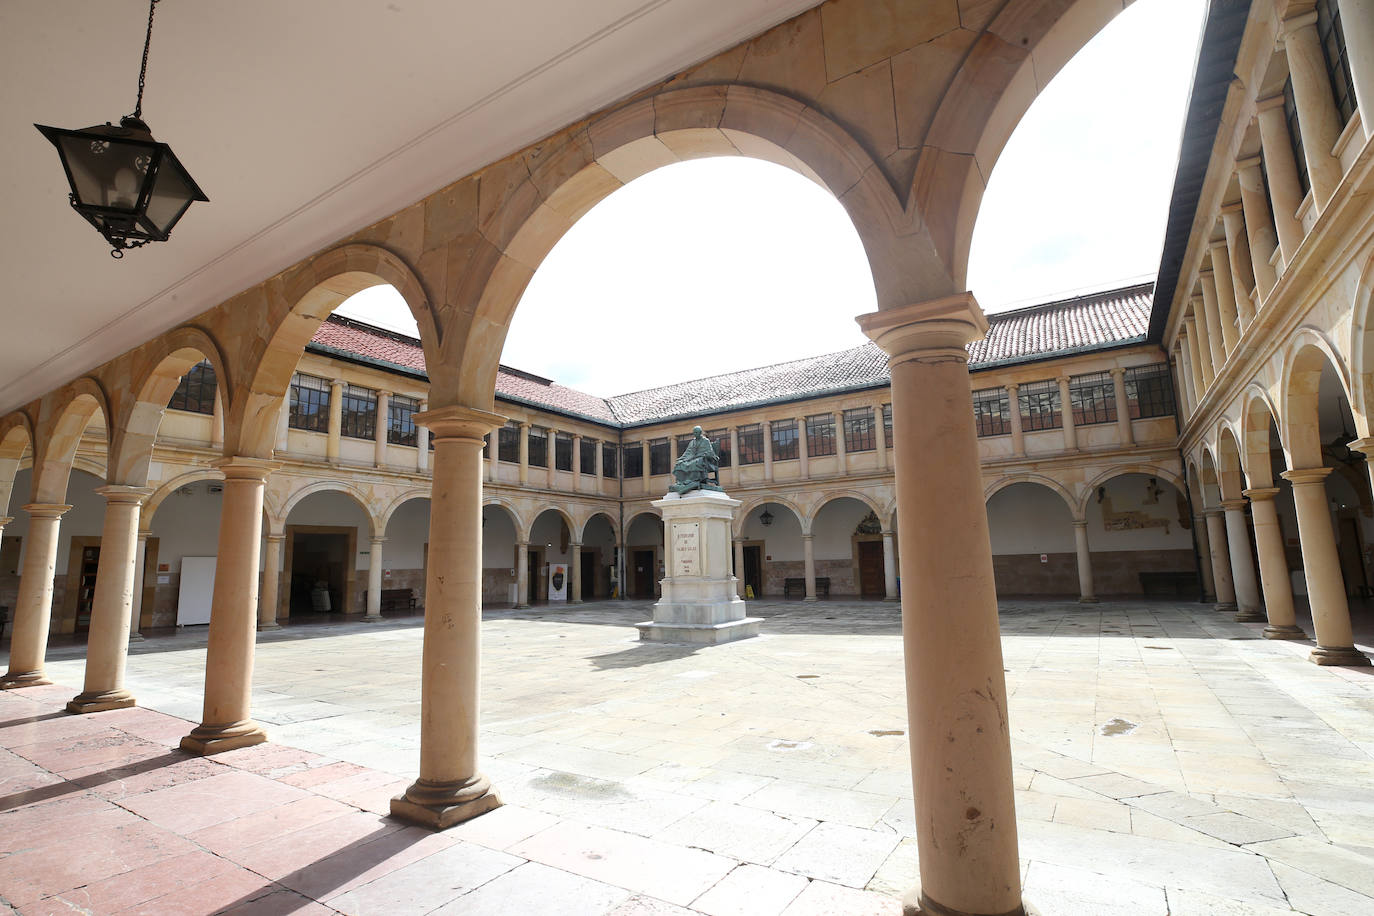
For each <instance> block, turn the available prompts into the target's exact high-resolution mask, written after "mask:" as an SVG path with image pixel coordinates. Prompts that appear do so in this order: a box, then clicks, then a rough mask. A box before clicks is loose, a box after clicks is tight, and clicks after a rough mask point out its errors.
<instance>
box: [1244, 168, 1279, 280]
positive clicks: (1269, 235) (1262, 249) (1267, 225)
mask: <svg viewBox="0 0 1374 916" xmlns="http://www.w3.org/2000/svg"><path fill="white" fill-rule="evenodd" d="M1236 179H1237V181H1239V183H1240V204H1241V209H1242V211H1243V212H1244V214H1245V235H1246V236H1247V237H1248V238H1249V240H1250V263H1251V264H1252V265H1254V270H1255V298H1256V299H1258V300H1259V302H1260V303H1261V304H1263V303H1264V301H1265V300H1266V299H1268V298H1269V291H1270V290H1271V289H1273V288H1274V282H1275V281H1276V280H1277V279H1278V277H1277V276H1276V275H1275V273H1274V265H1272V264H1270V263H1269V260H1270V258H1272V257H1273V256H1274V249H1275V248H1277V247H1279V241H1278V237H1277V236H1276V235H1275V234H1274V224H1273V223H1272V222H1271V221H1270V218H1269V200H1268V198H1267V197H1265V192H1264V175H1263V174H1262V173H1261V172H1260V157H1259V156H1250V157H1248V158H1246V159H1241V160H1238V161H1237V162H1236Z"/></svg>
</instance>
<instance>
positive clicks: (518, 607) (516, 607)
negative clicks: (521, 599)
mask: <svg viewBox="0 0 1374 916" xmlns="http://www.w3.org/2000/svg"><path fill="white" fill-rule="evenodd" d="M511 609H512V610H516V611H528V610H529V609H530V606H529V605H528V604H512V605H511Z"/></svg>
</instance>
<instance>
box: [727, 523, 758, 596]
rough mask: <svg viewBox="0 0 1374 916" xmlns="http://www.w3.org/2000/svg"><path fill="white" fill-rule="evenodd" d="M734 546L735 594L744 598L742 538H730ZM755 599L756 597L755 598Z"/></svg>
mask: <svg viewBox="0 0 1374 916" xmlns="http://www.w3.org/2000/svg"><path fill="white" fill-rule="evenodd" d="M731 543H733V544H734V546H735V594H736V595H739V596H740V597H741V598H743V597H744V586H745V585H746V583H745V581H744V538H731ZM755 597H757V596H755Z"/></svg>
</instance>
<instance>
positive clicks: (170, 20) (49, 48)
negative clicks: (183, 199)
mask: <svg viewBox="0 0 1374 916" xmlns="http://www.w3.org/2000/svg"><path fill="white" fill-rule="evenodd" d="M815 3H816V0H518V2H505V3H494V2H473V0H391V2H383V0H233V2H212V0H163V2H161V3H159V5H158V10H157V18H156V24H155V27H154V30H153V45H152V51H151V55H150V58H149V65H148V80H147V90H146V92H145V94H144V104H143V114H144V119H145V120H146V121H147V122H148V125H149V126H150V127H151V128H152V131H153V135H154V136H155V137H157V138H158V139H159V140H162V141H164V142H167V143H170V144H171V145H172V148H173V149H174V150H175V151H176V153H177V156H178V157H179V158H180V159H181V161H182V163H183V164H184V165H185V166H186V168H187V170H188V171H189V172H190V173H191V175H192V176H194V178H195V179H196V181H197V182H198V183H199V184H200V186H201V188H202V189H203V190H204V191H205V193H206V194H207V195H208V196H209V198H210V202H209V203H208V204H205V203H200V204H195V205H193V206H192V207H191V209H190V211H188V213H187V214H186V216H184V217H183V218H182V220H181V222H180V223H179V224H178V226H177V228H176V229H175V231H174V232H173V234H172V238H171V240H170V241H168V242H165V243H161V244H153V245H150V246H148V247H146V248H142V249H139V250H136V251H131V252H129V253H128V254H127V255H126V256H125V258H124V259H123V260H122V261H116V260H114V259H113V258H111V257H110V255H109V247H108V245H106V243H105V241H104V239H102V238H101V237H100V236H99V235H98V234H97V233H96V231H95V230H94V229H92V228H91V227H90V226H89V225H88V224H87V223H86V222H85V221H84V220H82V219H81V218H80V217H79V216H77V214H76V213H75V212H74V211H72V209H71V208H70V206H69V205H68V203H67V187H66V182H65V178H64V176H63V173H62V169H61V166H60V164H59V162H58V159H57V154H56V151H55V150H54V149H53V148H52V146H51V145H50V144H49V143H48V141H47V140H45V139H44V138H43V137H42V136H41V135H40V134H39V133H38V131H36V130H34V129H33V126H32V125H33V124H34V123H35V122H36V123H40V124H51V125H54V126H57V127H68V128H78V127H86V126H89V125H92V124H100V123H104V122H106V121H114V122H118V120H119V118H120V116H122V115H124V114H128V113H129V112H130V111H132V109H133V106H134V97H135V93H136V89H137V77H138V65H139V57H140V53H141V51H142V45H143V36H144V31H145V28H146V22H147V10H148V8H147V3H146V2H145V0H101V2H99V3H92V2H89V0H3V2H0V111H3V112H4V119H3V123H0V138H3V139H2V141H0V151H3V153H2V154H3V157H4V159H3V169H0V201H3V204H4V209H3V212H4V216H5V219H4V222H3V225H4V238H3V239H0V264H2V265H3V271H2V272H0V277H3V296H4V299H3V305H0V315H3V316H4V318H5V324H4V332H3V333H0V413H3V412H6V411H8V410H10V409H12V408H14V407H16V406H18V405H20V404H23V403H25V402H27V401H29V400H32V399H33V398H35V397H38V396H40V395H42V394H43V393H45V392H47V391H49V390H51V389H52V388H55V387H57V386H59V385H61V384H62V383H64V382H66V381H67V380H68V379H70V378H72V377H74V376H76V375H79V374H80V373H81V372H83V371H86V370H87V369H89V368H92V367H94V366H96V365H99V364H100V363H102V362H104V361H106V360H108V359H110V358H112V357H114V356H117V355H118V354H120V353H123V352H124V351H126V350H128V349H130V348H131V347H134V346H136V345H138V344H140V343H142V342H143V341H145V340H147V339H149V338H150V337H153V336H154V335H156V334H157V333H159V332H160V331H163V330H165V329H167V328H170V327H172V326H174V325H176V324H178V323H180V322H182V321H184V320H186V319H188V318H190V317H191V316H193V315H196V314H197V313H199V312H201V311H203V310H205V309H206V308H209V307H211V306H213V305H215V304H217V303H218V302H220V301H222V300H224V299H225V298H227V297H228V296H230V295H232V294H233V293H236V292H238V291H240V290H242V289H244V288H246V287H248V286H251V285H252V284H254V283H256V282H258V281H259V280H262V279H263V278H265V277H268V276H271V275H272V274H274V273H277V272H278V271H280V270H282V269H284V268H285V267H288V266H289V265H291V264H292V263H294V262H295V261H297V260H299V259H301V258H302V257H305V256H306V255H308V254H310V253H311V252H313V251H316V250H318V249H319V248H321V247H323V246H324V245H327V244H328V243H330V242H331V241H333V240H335V239H337V238H339V237H341V236H343V235H346V234H348V233H349V232H351V231H353V230H355V229H357V228H360V227H362V226H365V225H367V224H369V223H371V222H373V221H374V220H376V219H378V218H381V217H383V216H386V215H387V214H390V213H392V212H394V211H396V210H398V209H400V208H401V207H403V206H405V205H407V204H409V203H412V202H414V201H415V200H417V199H419V198H421V197H423V196H425V195H426V194H428V193H429V192H431V191H433V190H435V189H437V188H439V187H442V186H443V185H444V184H446V183H448V182H450V181H453V180H455V179H457V178H460V177H462V176H463V175H465V174H467V173H469V172H472V171H473V170H475V169H477V168H479V167H481V166H483V165H485V164H487V163H489V162H491V161H493V160H495V159H499V158H501V157H502V156H504V155H506V154H507V153H510V152H513V151H514V150H517V149H519V148H521V147H522V146H525V145H526V144H528V143H530V142H532V141H534V140H536V139H538V138H539V137H541V136H543V135H545V134H547V133H550V132H552V131H554V130H557V129H558V128H560V127H562V126H563V125H564V124H567V123H568V122H570V121H573V120H576V119H577V118H579V117H581V116H583V115H585V114H588V113H590V112H592V111H595V110H596V109H598V108H600V107H602V106H603V105H605V104H607V103H609V102H612V101H614V100H615V99H617V98H620V97H622V96H624V95H627V94H629V93H631V92H633V91H635V90H637V89H639V88H641V87H643V86H645V85H647V84H649V83H650V82H652V81H653V80H655V79H658V78H662V77H664V76H667V75H670V74H671V73H673V72H675V71H677V70H679V69H681V68H683V67H685V66H686V65H688V64H691V63H694V62H696V61H699V60H703V59H705V58H707V57H709V56H711V55H712V54H714V53H715V52H717V51H719V50H722V49H724V48H727V47H730V46H731V45H733V44H736V43H737V42H739V41H740V40H742V39H744V38H747V37H749V36H751V35H754V34H757V33H758V32H761V31H763V30H764V29H766V28H768V27H770V26H772V25H774V24H776V23H778V22H782V21H784V20H786V19H788V18H789V17H791V16H793V15H795V14H796V13H798V12H800V11H801V10H804V9H806V8H808V7H810V6H814V5H815Z"/></svg>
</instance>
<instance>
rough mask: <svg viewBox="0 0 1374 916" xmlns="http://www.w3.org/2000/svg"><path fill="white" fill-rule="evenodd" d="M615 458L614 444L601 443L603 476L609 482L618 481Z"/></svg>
mask: <svg viewBox="0 0 1374 916" xmlns="http://www.w3.org/2000/svg"><path fill="white" fill-rule="evenodd" d="M615 456H616V448H615V443H614V442H603V443H601V475H602V476H603V477H606V478H607V479H609V480H615V479H616V465H615Z"/></svg>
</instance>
